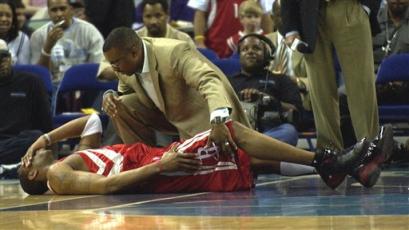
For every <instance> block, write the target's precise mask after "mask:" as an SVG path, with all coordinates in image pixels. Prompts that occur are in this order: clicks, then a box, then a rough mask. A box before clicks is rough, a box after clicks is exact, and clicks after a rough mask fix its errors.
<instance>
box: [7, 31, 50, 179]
mask: <svg viewBox="0 0 409 230" xmlns="http://www.w3.org/2000/svg"><path fill="white" fill-rule="evenodd" d="M0 97H1V100H0V177H2V175H1V174H2V173H5V170H4V168H7V167H3V164H16V163H18V162H19V161H20V158H21V157H22V156H24V153H25V152H26V151H27V149H28V147H30V145H31V144H32V143H33V142H34V141H35V140H36V139H37V138H38V137H39V136H40V135H41V134H42V133H45V132H48V131H50V130H51V128H52V123H51V109H50V102H49V101H50V100H49V97H48V94H47V92H46V90H45V88H44V84H43V83H42V81H41V80H40V79H39V78H37V77H35V76H32V75H31V74H28V73H23V72H21V73H19V72H14V71H12V61H11V53H10V52H9V50H8V48H7V44H6V42H5V41H3V40H1V39H0ZM8 169H10V168H8ZM3 176H4V174H3Z"/></svg>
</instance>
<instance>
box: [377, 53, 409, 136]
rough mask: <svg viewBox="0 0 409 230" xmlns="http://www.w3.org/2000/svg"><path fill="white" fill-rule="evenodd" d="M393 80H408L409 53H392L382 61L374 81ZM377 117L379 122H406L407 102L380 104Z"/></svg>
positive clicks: (407, 115)
mask: <svg viewBox="0 0 409 230" xmlns="http://www.w3.org/2000/svg"><path fill="white" fill-rule="evenodd" d="M393 81H409V54H396V55H392V56H389V57H387V58H385V59H384V60H383V61H382V63H381V65H380V67H379V71H378V74H377V78H376V83H377V84H387V83H389V82H393ZM379 118H380V121H381V123H399V122H408V121H409V104H402V105H396V104H394V105H380V106H379ZM406 133H409V130H407V131H406Z"/></svg>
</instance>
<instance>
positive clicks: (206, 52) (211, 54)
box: [197, 48, 219, 61]
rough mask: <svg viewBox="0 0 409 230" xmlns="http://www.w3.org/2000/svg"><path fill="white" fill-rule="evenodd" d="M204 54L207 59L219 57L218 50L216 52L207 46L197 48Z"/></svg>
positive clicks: (211, 59)
mask: <svg viewBox="0 0 409 230" xmlns="http://www.w3.org/2000/svg"><path fill="white" fill-rule="evenodd" d="M197 50H199V52H200V53H201V54H203V56H205V57H206V58H207V59H209V60H210V61H213V60H217V59H219V57H218V56H217V54H216V52H214V51H213V50H211V49H206V48H197Z"/></svg>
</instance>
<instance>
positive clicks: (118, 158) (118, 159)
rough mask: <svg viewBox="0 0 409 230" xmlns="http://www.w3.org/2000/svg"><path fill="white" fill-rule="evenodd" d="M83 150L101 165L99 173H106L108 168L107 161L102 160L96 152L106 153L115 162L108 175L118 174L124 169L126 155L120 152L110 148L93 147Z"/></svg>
mask: <svg viewBox="0 0 409 230" xmlns="http://www.w3.org/2000/svg"><path fill="white" fill-rule="evenodd" d="M81 152H82V153H84V154H86V155H87V156H88V157H89V158H90V159H91V160H92V161H93V162H94V163H95V164H96V165H97V166H98V167H99V169H98V172H97V174H100V175H102V174H103V173H104V171H105V168H106V162H104V161H102V159H101V158H99V157H98V156H97V155H96V154H95V153H99V154H101V155H104V156H105V157H106V158H108V159H109V160H110V161H111V162H112V163H113V164H112V168H111V170H110V171H109V173H108V176H111V175H117V174H119V173H120V172H121V170H122V165H123V160H124V157H123V156H122V154H120V153H117V152H115V151H113V150H110V149H93V150H92V151H89V150H84V151H81Z"/></svg>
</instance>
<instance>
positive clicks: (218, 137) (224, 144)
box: [207, 123, 237, 154]
mask: <svg viewBox="0 0 409 230" xmlns="http://www.w3.org/2000/svg"><path fill="white" fill-rule="evenodd" d="M212 143H214V144H215V145H216V146H218V147H219V149H220V151H221V153H222V154H223V153H226V154H231V153H234V152H236V150H237V145H236V143H235V142H234V141H233V138H232V136H231V134H230V131H229V129H228V128H227V126H226V124H224V123H221V124H212V130H211V131H210V136H209V139H208V141H207V146H211V145H212Z"/></svg>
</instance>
